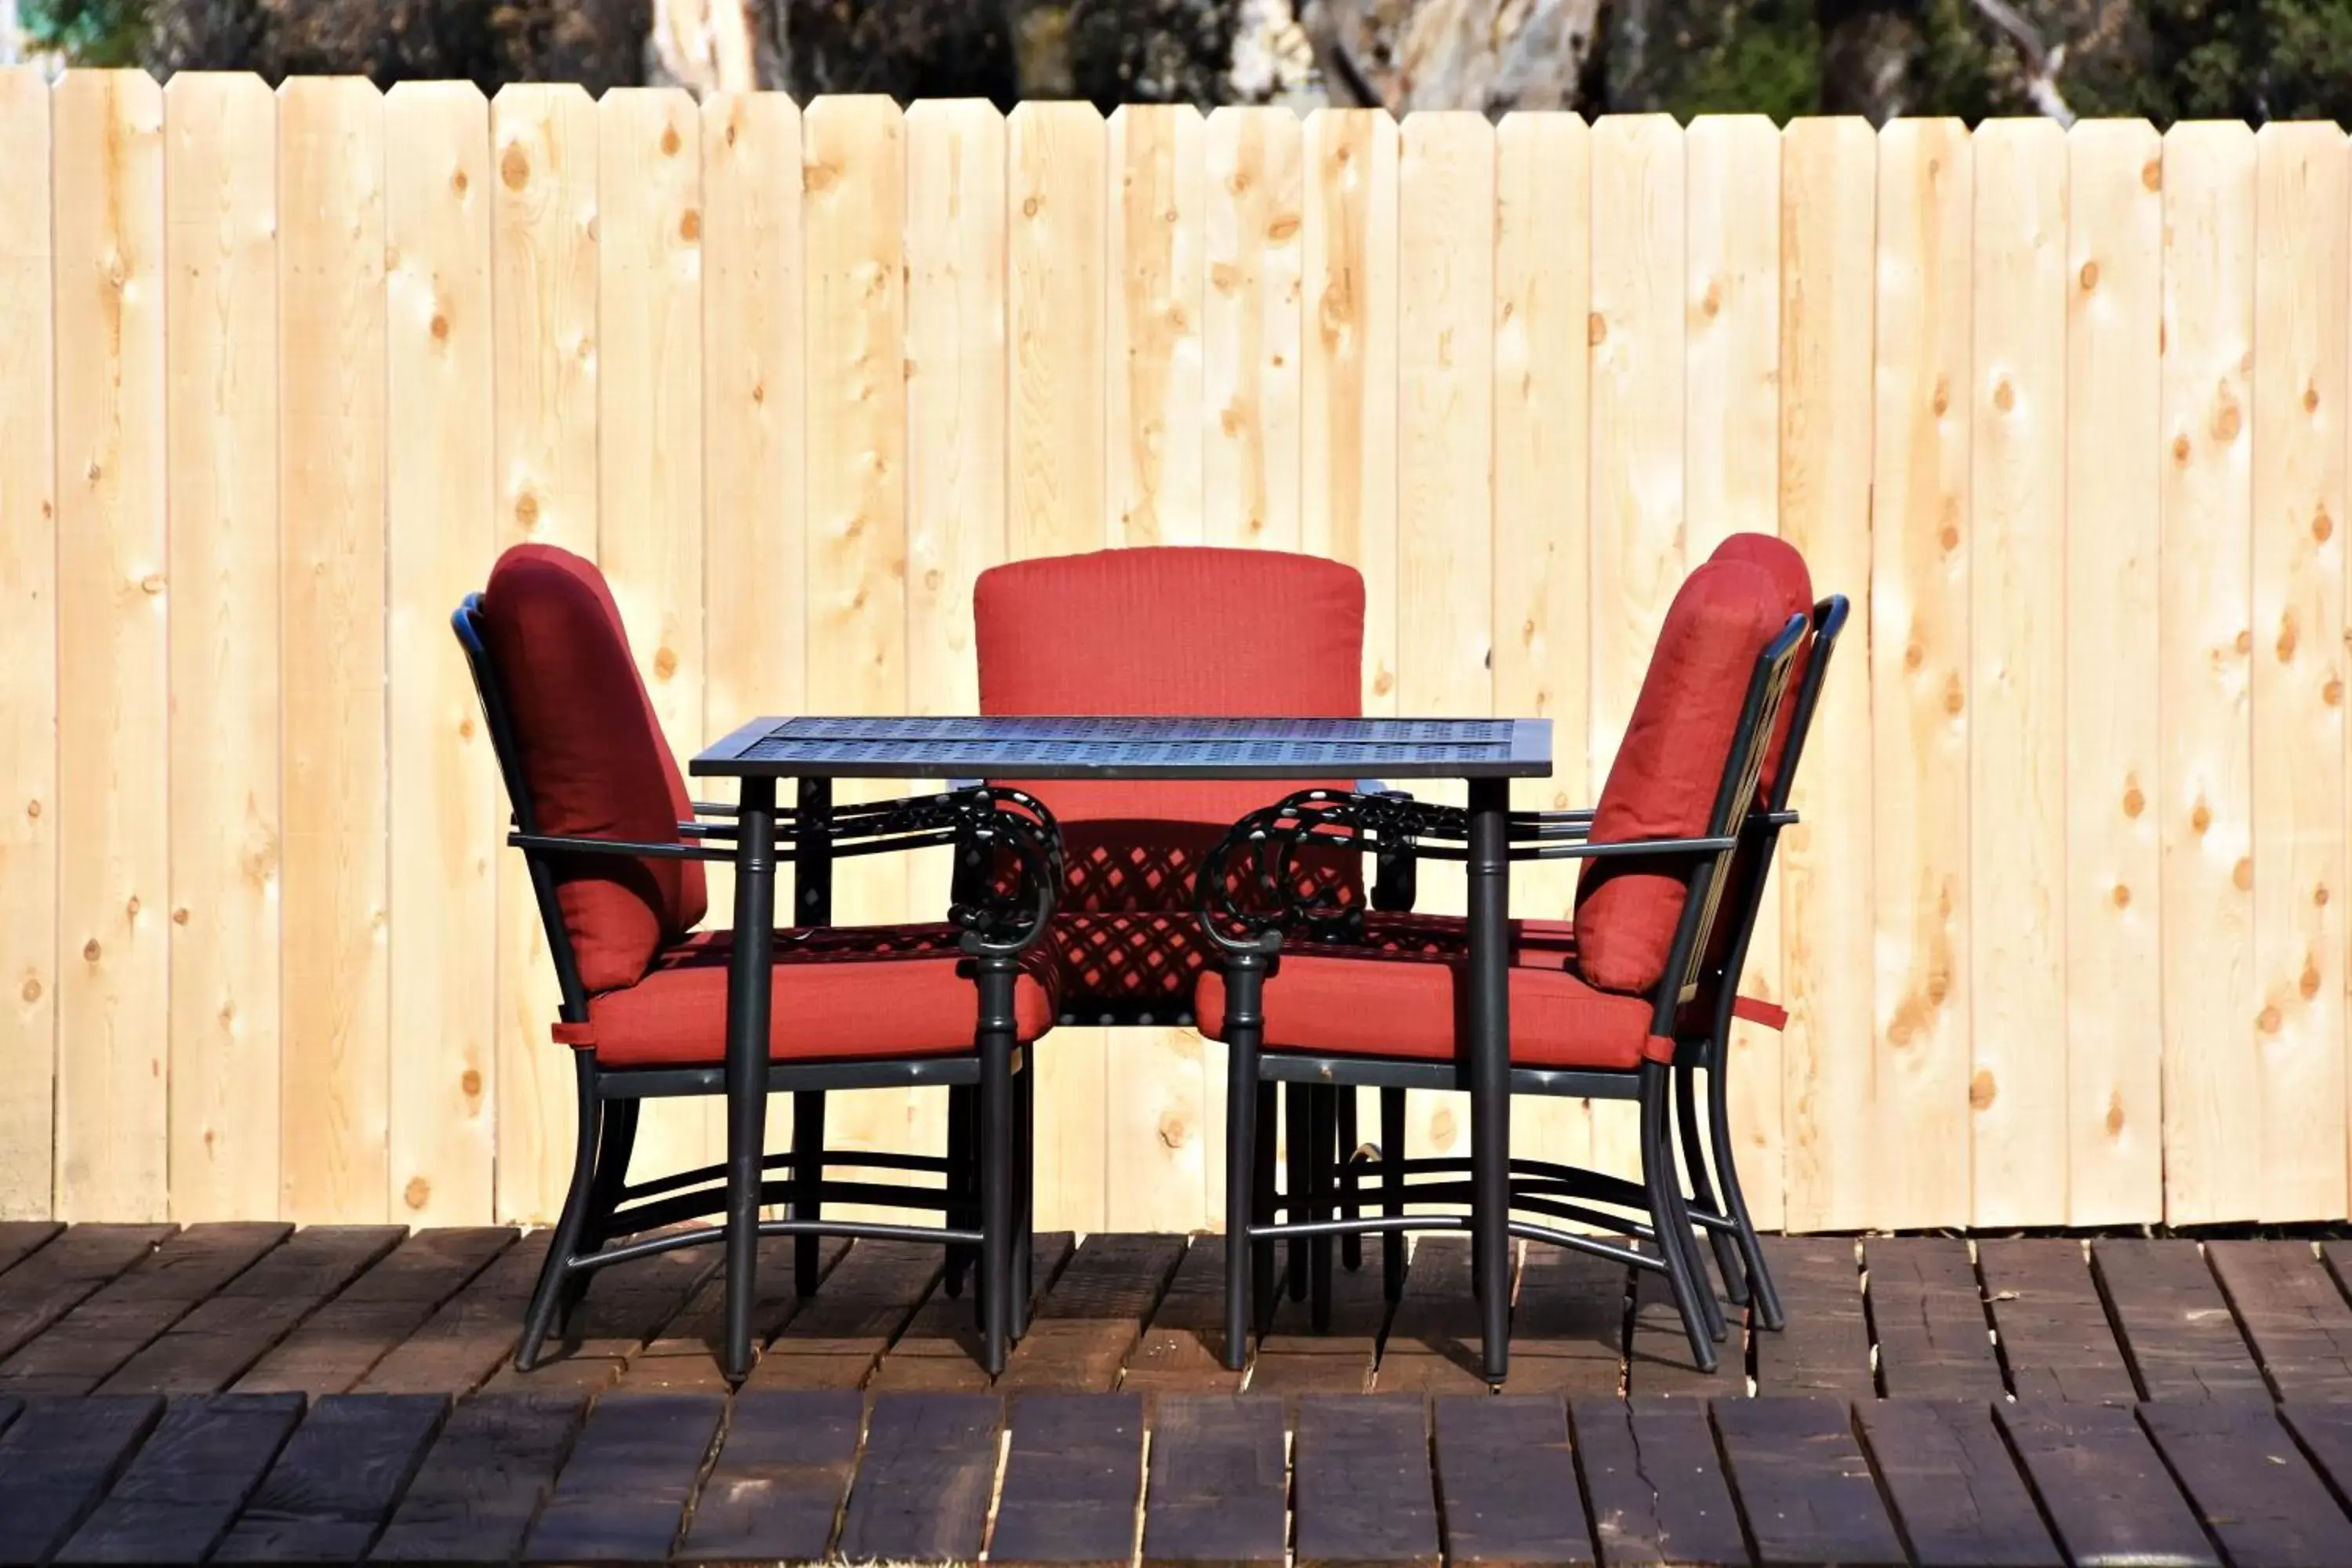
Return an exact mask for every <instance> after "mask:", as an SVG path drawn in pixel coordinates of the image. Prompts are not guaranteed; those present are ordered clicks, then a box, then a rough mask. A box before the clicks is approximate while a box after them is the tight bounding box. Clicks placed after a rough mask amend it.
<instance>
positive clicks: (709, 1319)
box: [500, 1236, 849, 1394]
mask: <svg viewBox="0 0 2352 1568" xmlns="http://www.w3.org/2000/svg"><path fill="white" fill-rule="evenodd" d="M795 1245H796V1244H795V1242H794V1240H793V1237H789V1236H772V1237H767V1238H766V1239H764V1240H762V1241H761V1243H760V1269H759V1274H758V1277H757V1279H758V1289H757V1292H756V1294H755V1295H754V1297H753V1299H752V1302H751V1342H752V1344H753V1345H755V1346H758V1345H764V1344H766V1343H767V1342H768V1341H770V1340H772V1339H773V1338H775V1337H776V1335H777V1334H778V1333H780V1332H782V1330H783V1327H784V1325H785V1324H786V1323H788V1322H790V1321H792V1320H793V1314H794V1313H796V1312H798V1311H799V1310H801V1305H802V1302H801V1295H800V1291H799V1289H798V1287H797V1286H796V1285H795V1284H794V1282H793V1278H794V1277H793V1250H794V1247H795ZM848 1251H849V1244H848V1243H847V1242H845V1241H844V1240H842V1239H841V1238H839V1237H827V1238H826V1239H825V1241H824V1245H823V1246H822V1247H820V1249H819V1253H818V1267H819V1268H820V1269H822V1270H823V1271H824V1272H826V1273H830V1272H831V1271H832V1270H833V1269H834V1268H835V1267H836V1266H837V1265H838V1264H839V1263H840V1262H841V1260H842V1258H844V1257H845V1256H846V1255H847V1253H848ZM819 1283H820V1286H821V1285H822V1276H820V1280H819ZM726 1321H727V1271H726V1270H725V1269H724V1268H720V1269H719V1270H717V1271H716V1272H714V1273H710V1274H708V1275H706V1276H704V1278H703V1280H702V1282H701V1284H699V1285H698V1286H697V1287H695V1291H694V1294H693V1295H692V1296H691V1297H690V1298H688V1300H687V1303H686V1305H685V1306H684V1307H682V1308H680V1309H679V1310H678V1312H677V1316H676V1317H674V1318H672V1319H670V1320H669V1321H668V1322H667V1323H664V1324H663V1325H662V1327H661V1330H660V1331H659V1332H658V1333H656V1335H655V1336H654V1337H653V1338H652V1339H650V1340H648V1341H646V1343H645V1344H644V1345H643V1346H642V1347H641V1348H639V1349H638V1350H637V1351H636V1352H635V1353H634V1354H632V1355H630V1356H628V1357H627V1358H625V1361H624V1362H623V1363H622V1365H621V1368H620V1373H619V1379H618V1382H617V1383H616V1384H615V1386H616V1387H619V1388H623V1389H626V1390H629V1391H630V1392H633V1393H639V1394H646V1393H659V1392H662V1391H665V1390H667V1391H670V1392H674V1393H682V1392H688V1391H695V1390H698V1391H700V1392H702V1393H705V1394H723V1393H725V1392H726V1391H727V1378H726V1375H725V1374H724V1373H722V1372H720V1371H719V1351H718V1346H719V1338H720V1336H721V1334H722V1333H723V1332H724V1330H725V1325H726ZM500 1382H501V1383H502V1384H504V1385H505V1386H508V1387H515V1386H528V1385H529V1384H530V1382H531V1380H530V1378H521V1379H514V1378H501V1379H500Z"/></svg>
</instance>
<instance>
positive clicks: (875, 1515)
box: [838, 1254, 1004, 1563]
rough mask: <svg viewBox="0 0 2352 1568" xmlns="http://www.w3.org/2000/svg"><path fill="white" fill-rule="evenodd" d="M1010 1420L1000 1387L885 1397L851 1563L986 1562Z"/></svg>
mask: <svg viewBox="0 0 2352 1568" xmlns="http://www.w3.org/2000/svg"><path fill="white" fill-rule="evenodd" d="M853 1256H854V1254H853ZM1003 1420H1004V1402H1003V1400H1001V1399H998V1398H996V1397H995V1396H994V1395H992V1394H883V1395H882V1396H880V1397H879V1398H877V1399H876V1400H875V1402H874V1416H873V1419H872V1420H871V1421H870V1422H869V1423H868V1424H867V1426H866V1457H865V1458H864V1459H863V1460H861V1461H860V1462H859V1464H858V1467H857V1479H856V1480H855V1481H853V1482H851V1483H850V1489H849V1508H848V1510H847V1511H846V1512H845V1514H844V1516H843V1518H842V1521H841V1544H840V1547H839V1549H838V1555H839V1556H841V1557H842V1558H843V1559H844V1560H845V1561H847V1562H851V1563H881V1562H889V1563H971V1562H974V1561H976V1560H977V1559H978V1558H979V1556H980V1549H981V1543H982V1538H983V1536H984V1534H985V1532H986V1531H987V1528H988V1504H989V1498H990V1494H991V1493H992V1490H993V1489H994V1484H995V1480H996V1452H997V1434H998V1433H999V1431H1000V1430H1001V1429H1002V1428H1003Z"/></svg>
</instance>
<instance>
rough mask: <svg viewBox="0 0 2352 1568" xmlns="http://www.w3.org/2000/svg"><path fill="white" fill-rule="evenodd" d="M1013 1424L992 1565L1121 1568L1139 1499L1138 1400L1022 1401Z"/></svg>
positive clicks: (1129, 1551) (1127, 1559) (1076, 1397)
mask: <svg viewBox="0 0 2352 1568" xmlns="http://www.w3.org/2000/svg"><path fill="white" fill-rule="evenodd" d="M1012 1419H1013V1444H1012V1447H1011V1450H1010V1452H1009V1453H1008V1454H1007V1456H1006V1458H1005V1462H1004V1486H1003V1495H1002V1497H1001V1498H1000V1499H999V1500H998V1502H997V1506H996V1529H995V1532H994V1533H993V1534H992V1535H991V1536H990V1538H989V1544H988V1560H989V1562H990V1563H1002V1564H1005V1565H1006V1568H1042V1565H1045V1564H1052V1565H1054V1568H1126V1565H1127V1564H1128V1563H1131V1562H1133V1561H1134V1558H1135V1540H1136V1507H1137V1504H1138V1503H1139V1501H1140V1500H1141V1499H1142V1495H1143V1399H1142V1396H1141V1395H1139V1394H1024V1395H1022V1396H1021V1397H1020V1398H1018V1399H1015V1400H1014V1401H1013V1411H1012Z"/></svg>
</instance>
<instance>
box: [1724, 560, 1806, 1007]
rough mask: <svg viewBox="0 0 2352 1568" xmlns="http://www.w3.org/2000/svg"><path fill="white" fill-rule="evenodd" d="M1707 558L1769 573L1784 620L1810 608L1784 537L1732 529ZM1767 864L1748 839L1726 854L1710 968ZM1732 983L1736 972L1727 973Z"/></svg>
mask: <svg viewBox="0 0 2352 1568" xmlns="http://www.w3.org/2000/svg"><path fill="white" fill-rule="evenodd" d="M1708 559H1709V560H1711V561H1746V562H1748V563H1752V564H1754V565H1758V566H1761V567H1762V568H1763V569H1764V570H1765V571H1766V572H1767V573H1768V574H1770V576H1771V578H1772V582H1773V585H1774V586H1775V587H1777V588H1779V589H1780V612H1781V616H1782V619H1783V620H1784V621H1785V620H1786V618H1787V617H1788V616H1811V614H1812V609H1813V574H1812V573H1811V571H1810V570H1808V569H1807V568H1806V565H1805V558H1804V557H1803V556H1802V555H1800V554H1799V553H1798V552H1797V547H1796V546H1795V545H1793V544H1791V543H1790V542H1788V541H1787V540H1785V539H1776V538H1774V537H1773V536H1772V535H1771V534H1769V533H1735V534H1733V535H1732V536H1731V537H1730V538H1728V539H1727V540H1725V541H1724V542H1722V543H1721V544H1718V545H1717V546H1716V547H1715V553H1714V554H1713V555H1711V556H1709V557H1708ZM1812 651H1813V641H1812V638H1811V637H1810V636H1809V637H1806V638H1805V640H1804V641H1802V642H1801V643H1799V644H1798V645H1797V656H1796V658H1794V659H1793V660H1792V661H1790V669H1789V698H1788V700H1786V701H1784V702H1783V703H1781V704H1780V721H1779V722H1778V723H1777V724H1776V725H1774V727H1773V731H1772V743H1771V746H1770V748H1769V750H1768V751H1766V752H1765V753H1764V771H1763V773H1762V774H1761V775H1760V776H1759V779H1758V781H1757V785H1756V788H1757V805H1759V806H1761V805H1766V804H1767V803H1769V801H1770V799H1771V796H1772V785H1773V783H1774V781H1776V780H1777V779H1779V778H1780V759H1781V757H1782V756H1784V755H1785V754H1787V752H1788V750H1789V736H1790V731H1791V728H1792V727H1793V726H1794V724H1795V722H1796V719H1797V700H1796V692H1797V684H1798V682H1800V681H1801V680H1803V679H1804V678H1805V661H1806V660H1807V659H1808V658H1811V657H1812ZM1767 869H1768V868H1767V866H1766V865H1765V858H1764V856H1763V855H1762V854H1760V853H1759V851H1758V849H1757V847H1756V846H1755V844H1754V843H1753V842H1752V841H1751V842H1749V843H1748V844H1745V845H1742V846H1741V847H1740V848H1739V850H1738V853H1737V854H1736V855H1734V856H1733V857H1732V862H1731V875H1730V877H1729V879H1727V885H1726V886H1725V888H1724V891H1723V899H1722V901H1721V902H1720V903H1719V904H1717V910H1718V911H1719V912H1718V914H1717V919H1716V922H1715V929H1714V930H1713V931H1710V932H1708V933H1707V940H1706V963H1707V966H1708V968H1710V969H1712V968H1714V967H1715V966H1717V965H1719V964H1721V963H1723V962H1724V960H1725V959H1726V958H1727V957H1728V956H1729V955H1730V952H1731V942H1732V938H1733V937H1734V936H1736V935H1737V934H1738V930H1737V926H1736V923H1735V921H1733V920H1732V919H1730V918H1729V915H1730V913H1731V912H1732V911H1735V910H1739V909H1741V908H1742V907H1743V906H1744V905H1746V903H1747V902H1748V898H1749V897H1750V888H1751V885H1752V884H1753V883H1754V881H1755V879H1757V878H1759V877H1760V876H1762V875H1763V874H1764V873H1765V871H1766V870H1767ZM1732 982H1733V984H1735V985H1736V984H1738V976H1737V975H1735V976H1733V977H1732Z"/></svg>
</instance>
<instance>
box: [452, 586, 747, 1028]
mask: <svg viewBox="0 0 2352 1568" xmlns="http://www.w3.org/2000/svg"><path fill="white" fill-rule="evenodd" d="M482 633H483V640H484V642H485V644H486V645H487V646H488V649H489V653H490V658H491V662H492V664H493V666H494V668H496V670H497V672H498V679H499V686H500V688H501V689H502V690H503V693H504V695H505V698H506V705H507V711H508V716H509V719H510V721H512V726H513V730H514V742H515V747H516V750H517V752H519V755H518V756H517V758H516V762H517V763H518V764H519V765H520V771H521V773H522V777H523V784H524V787H525V789H527V790H528V791H529V792H530V805H531V812H532V815H533V816H534V818H535V819H536V823H535V825H536V826H537V827H538V829H539V831H540V832H541V833H544V834H549V835H552V836H555V837H566V838H620V839H629V840H634V841H636V842H639V843H657V844H675V843H677V842H678V834H677V825H678V823H679V822H680V821H681V820H685V819H688V818H690V817H692V816H693V815H694V805H693V802H692V800H691V798H690V797H689V796H688V795H687V793H686V778H685V775H684V774H682V773H679V771H678V766H677V758H676V757H675V756H673V755H672V754H671V753H670V749H669V743H668V742H667V741H665V740H664V739H663V738H662V732H661V725H660V723H659V721H657V720H656V718H655V717H654V708H653V702H652V700H650V699H649V698H648V697H647V696H646V686H645V681H644V679H642V678H640V677H639V675H638V673H637V667H636V664H635V661H634V660H633V659H631V658H630V657H629V639H628V635H627V633H626V632H625V631H624V630H623V629H622V626H621V612H620V610H619V608H618V607H617V606H616V605H614V603H613V595H612V592H611V590H610V589H608V588H607V587H606V586H605V584H604V576H603V574H600V573H599V572H598V571H597V570H596V568H595V567H593V566H592V565H590V564H589V563H587V562H585V561H583V560H582V559H581V558H580V557H578V556H577V555H573V554H572V553H570V552H567V551H562V550H558V549H556V548H555V547H554V546H552V545H547V544H518V545H516V546H515V547H514V548H513V549H511V550H509V551H508V552H506V553H505V554H504V555H501V556H499V563H498V565H497V566H496V567H495V568H494V569H493V570H492V571H491V573H490V581H489V585H488V587H487V588H486V589H485V590H484V591H483V594H482ZM556 865H557V871H556V889H555V897H556V903H557V906H558V907H559V908H560V909H561V910H562V915H563V926H564V930H565V931H566V932H567V933H569V935H570V936H571V938H572V955H573V957H574V958H575V959H576V960H577V961H578V963H579V965H580V980H581V984H583V985H584V986H585V987H586V988H587V989H588V990H590V991H592V992H593V991H606V990H610V989H612V988H613V987H614V986H620V985H627V984H631V983H632V982H634V981H635V979H636V978H637V977H638V976H639V975H641V974H643V973H645V972H646V965H647V964H649V963H652V962H653V958H654V955H655V954H656V952H660V951H661V950H662V949H664V948H666V947H668V946H670V945H671V944H673V943H675V942H677V941H678V940H679V939H680V938H681V937H683V936H684V935H685V934H686V933H687V932H688V931H690V930H691V929H693V927H694V925H695V923H696V922H697V921H700V920H701V919H702V917H703V914H704V911H705V909H706V906H707V904H708V901H709V900H708V892H707V889H706V888H705V885H704V881H703V875H702V867H701V865H700V864H699V863H698V862H696V861H692V860H631V859H625V858H622V857H620V856H617V855H579V856H572V857H566V858H559V859H558V860H557V862H556Z"/></svg>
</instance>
